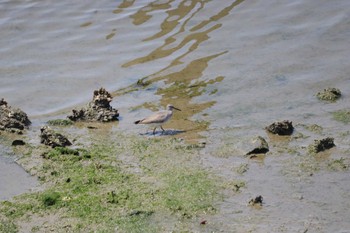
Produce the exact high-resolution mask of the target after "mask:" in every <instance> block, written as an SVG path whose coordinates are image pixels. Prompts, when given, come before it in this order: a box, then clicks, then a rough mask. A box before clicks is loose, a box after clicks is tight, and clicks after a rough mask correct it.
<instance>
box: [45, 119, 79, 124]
mask: <svg viewBox="0 0 350 233" xmlns="http://www.w3.org/2000/svg"><path fill="white" fill-rule="evenodd" d="M47 124H48V125H51V126H69V125H72V124H73V121H71V120H68V119H54V120H49V121H48V122H47Z"/></svg>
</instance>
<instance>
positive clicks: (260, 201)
mask: <svg viewBox="0 0 350 233" xmlns="http://www.w3.org/2000/svg"><path fill="white" fill-rule="evenodd" d="M248 204H249V205H251V206H256V205H258V206H262V204H263V197H262V196H261V195H259V196H257V197H255V198H252V199H250V200H249V202H248Z"/></svg>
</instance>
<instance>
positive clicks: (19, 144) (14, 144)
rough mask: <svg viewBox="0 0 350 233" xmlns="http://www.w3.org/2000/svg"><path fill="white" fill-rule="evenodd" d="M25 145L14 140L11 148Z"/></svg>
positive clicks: (21, 141) (20, 141)
mask: <svg viewBox="0 0 350 233" xmlns="http://www.w3.org/2000/svg"><path fill="white" fill-rule="evenodd" d="M25 144H26V143H25V142H24V141H23V140H14V141H13V142H12V146H24V145H25Z"/></svg>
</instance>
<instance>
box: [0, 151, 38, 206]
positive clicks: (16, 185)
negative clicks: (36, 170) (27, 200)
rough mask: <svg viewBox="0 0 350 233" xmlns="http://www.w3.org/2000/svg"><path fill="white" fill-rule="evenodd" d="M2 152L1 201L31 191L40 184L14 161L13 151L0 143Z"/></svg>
mask: <svg viewBox="0 0 350 233" xmlns="http://www.w3.org/2000/svg"><path fill="white" fill-rule="evenodd" d="M0 153H1V154H0V177H1V178H0V201H2V200H8V199H10V198H11V197H13V196H16V195H19V194H22V193H24V192H26V191H30V190H31V189H32V188H35V187H36V186H37V185H38V181H37V179H36V178H35V177H33V176H30V175H29V174H27V173H26V171H24V169H23V168H22V167H21V166H19V165H18V164H17V163H16V162H15V161H14V157H15V155H14V153H13V152H11V151H10V150H9V149H8V148H6V147H4V146H3V145H1V144H0Z"/></svg>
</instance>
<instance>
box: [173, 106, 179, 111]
mask: <svg viewBox="0 0 350 233" xmlns="http://www.w3.org/2000/svg"><path fill="white" fill-rule="evenodd" d="M173 109H176V110H177V111H181V109H178V108H175V107H173Z"/></svg>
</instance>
